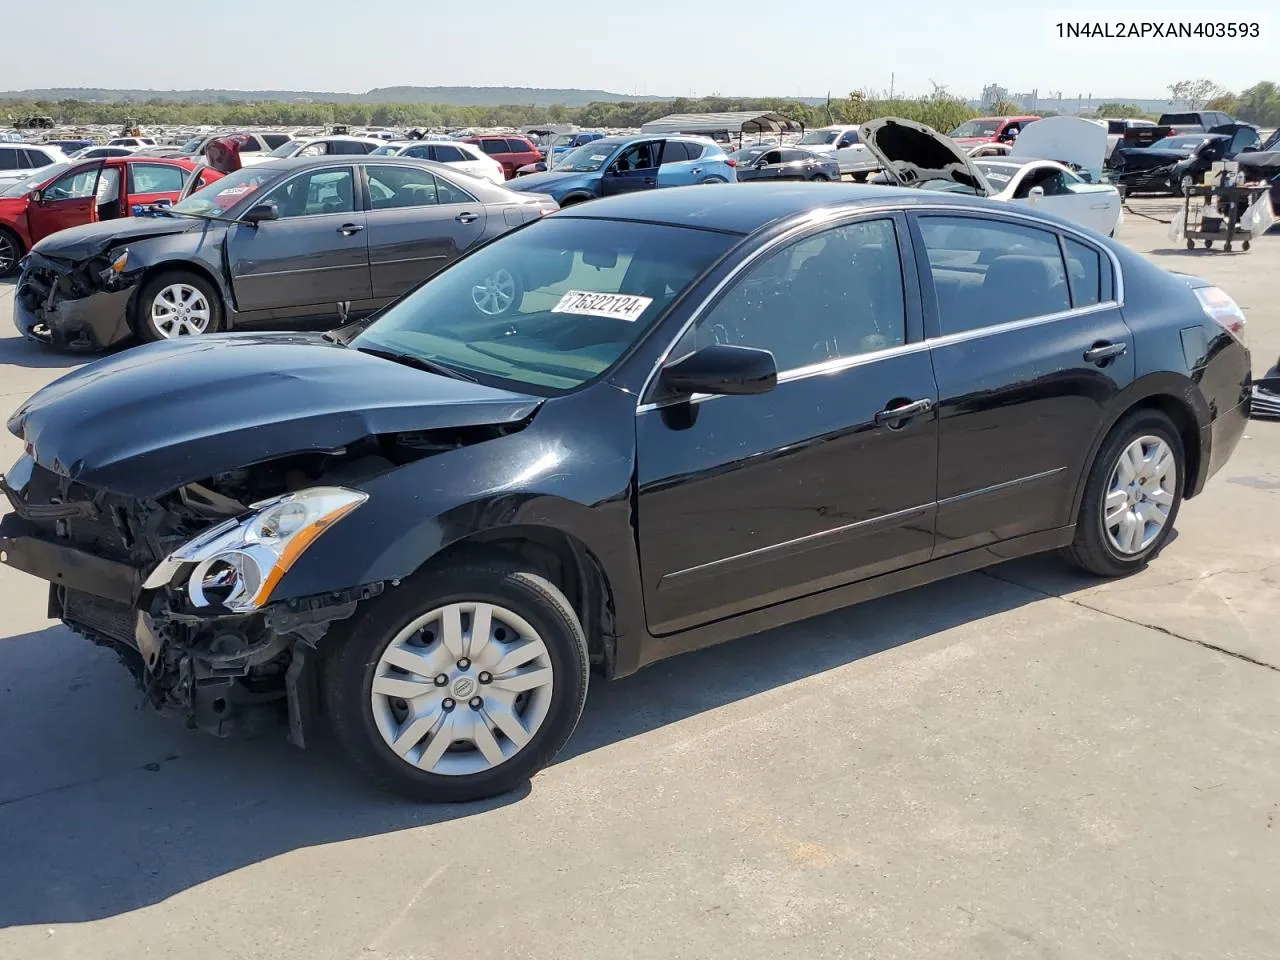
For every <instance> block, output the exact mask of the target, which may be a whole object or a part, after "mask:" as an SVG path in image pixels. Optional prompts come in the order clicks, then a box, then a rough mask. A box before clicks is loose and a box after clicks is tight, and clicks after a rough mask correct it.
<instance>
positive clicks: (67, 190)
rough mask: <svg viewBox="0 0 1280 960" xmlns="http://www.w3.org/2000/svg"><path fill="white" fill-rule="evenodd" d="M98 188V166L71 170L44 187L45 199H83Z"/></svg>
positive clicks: (90, 195) (92, 194)
mask: <svg viewBox="0 0 1280 960" xmlns="http://www.w3.org/2000/svg"><path fill="white" fill-rule="evenodd" d="M97 188H98V168H97V167H87V168H85V169H83V170H73V171H71V172H70V173H65V174H63V175H62V176H60V177H59V178H58V179H57V180H55V181H53V183H51V184H49V186H47V187H45V188H44V191H43V195H44V199H46V200H84V199H86V198H88V197H92V196H94V195H95V194H96V192H97Z"/></svg>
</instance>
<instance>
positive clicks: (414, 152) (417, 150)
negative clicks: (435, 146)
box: [400, 143, 431, 160]
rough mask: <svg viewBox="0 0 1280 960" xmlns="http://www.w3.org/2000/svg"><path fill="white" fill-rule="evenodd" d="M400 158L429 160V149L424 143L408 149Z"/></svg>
mask: <svg viewBox="0 0 1280 960" xmlns="http://www.w3.org/2000/svg"><path fill="white" fill-rule="evenodd" d="M400 156H402V157H413V158H414V159H415V160H430V159H431V148H430V147H429V146H427V145H426V144H425V143H424V144H422V145H420V146H417V147H410V148H409V149H408V150H406V151H405V152H404V153H402V154H400Z"/></svg>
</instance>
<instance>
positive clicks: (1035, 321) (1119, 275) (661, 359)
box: [636, 187, 1124, 416]
mask: <svg viewBox="0 0 1280 960" xmlns="http://www.w3.org/2000/svg"><path fill="white" fill-rule="evenodd" d="M902 189H912V188H910V187H903V188H902ZM918 212H925V213H929V214H939V213H940V214H943V215H946V214H955V215H958V216H964V215H966V214H974V215H977V216H979V217H985V218H987V219H991V220H1001V219H1009V220H1015V221H1019V222H1021V223H1024V224H1027V225H1029V226H1032V227H1037V228H1039V229H1041V230H1047V231H1050V232H1057V233H1063V234H1070V235H1072V237H1073V238H1074V239H1076V240H1079V241H1080V242H1081V243H1084V244H1086V245H1088V246H1090V247H1093V248H1094V249H1096V250H1098V251H1100V252H1101V253H1103V254H1105V255H1106V257H1107V258H1108V260H1109V261H1110V262H1111V273H1112V281H1111V291H1112V294H1113V296H1112V298H1111V299H1110V300H1104V301H1102V302H1101V303H1095V304H1090V305H1088V306H1086V307H1074V308H1072V309H1070V310H1063V311H1059V312H1057V313H1050V314H1043V315H1041V316H1036V317H1027V318H1025V319H1022V320H1012V321H1009V322H1008V323H1003V324H997V325H995V326H990V327H978V328H976V329H974V330H965V331H962V332H960V333H953V334H946V335H944V336H941V337H934V338H932V339H930V338H928V337H926V338H925V339H924V340H922V341H920V342H919V343H909V344H904V345H903V346H902V347H891V348H889V349H888V350H880V351H876V352H875V353H867V354H856V355H854V356H852V357H838V358H835V359H834V360H830V361H826V362H825V363H822V364H816V365H814V366H815V367H822V368H825V367H827V366H828V365H831V364H838V365H839V366H837V367H836V368H834V369H844V368H845V367H847V366H856V365H857V364H858V363H859V362H862V363H865V362H869V361H870V360H871V359H881V358H883V357H885V356H887V355H888V356H891V355H894V354H897V353H900V352H908V353H909V352H913V350H912V349H907V348H913V349H927V348H929V347H932V346H936V345H944V346H945V345H946V344H948V343H958V342H960V341H962V340H969V339H976V338H977V337H980V336H986V335H987V334H990V333H1005V332H1007V331H1009V330H1014V329H1019V328H1021V327H1024V326H1038V325H1040V324H1042V323H1050V322H1052V321H1054V320H1061V319H1064V318H1067V317H1075V316H1083V315H1085V314H1088V313H1093V312H1096V311H1101V310H1115V309H1119V308H1121V307H1123V306H1124V272H1123V271H1122V270H1121V268H1120V258H1119V257H1117V256H1116V254H1115V251H1113V250H1111V249H1109V248H1108V247H1105V246H1100V245H1099V244H1098V243H1097V242H1096V241H1095V240H1094V239H1093V238H1092V237H1090V236H1089V235H1088V234H1086V233H1084V232H1082V231H1081V230H1079V229H1077V228H1075V227H1074V226H1071V225H1069V224H1062V225H1060V224H1056V223H1052V224H1050V223H1046V222H1045V221H1043V220H1040V219H1039V218H1037V217H1034V216H1031V215H1029V214H1025V213H1023V212H1021V211H1019V210H1016V209H1008V210H1004V209H999V210H991V209H989V208H987V207H979V206H975V205H972V204H942V203H921V204H909V205H905V206H904V205H901V204H893V203H884V204H874V205H871V206H857V207H829V208H820V209H818V210H813V211H810V213H809V214H808V215H807V216H806V217H805V218H804V219H803V220H801V221H800V222H799V223H797V224H795V225H793V226H792V227H791V228H790V229H788V230H787V231H785V232H784V233H781V234H779V235H778V236H776V237H774V238H773V239H772V240H771V241H769V242H768V243H766V244H764V245H763V246H761V247H760V248H759V249H757V250H755V251H753V252H752V253H751V254H750V255H749V256H747V257H745V258H743V259H742V261H740V262H739V263H737V264H735V265H734V267H733V269H732V270H730V271H729V273H727V274H725V276H724V277H723V278H721V280H720V282H719V283H717V284H716V285H715V286H714V287H712V288H711V291H710V292H709V293H708V294H707V295H706V296H705V297H703V298H702V300H701V301H700V302H699V303H698V305H697V306H696V307H694V309H693V312H692V313H691V314H690V315H689V319H688V320H686V321H685V322H684V324H683V325H682V326H681V327H680V329H679V331H677V333H676V335H675V336H674V337H673V338H672V340H671V342H670V343H669V344H668V345H667V348H666V349H665V350H663V351H662V353H661V354H659V355H658V359H657V360H656V361H654V364H653V368H652V369H651V370H650V371H649V373H648V375H647V376H646V377H645V380H644V384H643V386H641V388H640V392H639V393H638V394H637V397H636V401H637V402H636V415H637V416H639V415H640V414H642V413H649V412H650V411H652V410H656V409H658V408H659V407H665V406H670V405H671V404H672V403H676V402H679V401H664V402H661V403H656V402H649V403H645V402H644V397H645V396H647V395H648V393H649V390H650V389H651V388H652V387H653V382H654V380H655V379H657V376H658V373H659V371H660V370H661V369H662V367H663V365H664V364H665V363H666V362H667V360H668V359H669V358H670V356H671V351H672V350H674V349H675V347H676V345H677V344H678V343H679V342H680V341H681V340H682V339H684V335H685V334H686V333H687V332H688V331H689V329H690V328H691V327H693V326H694V325H695V324H696V323H697V322H698V320H699V319H701V318H702V315H703V314H704V313H705V312H706V310H707V309H708V307H709V305H710V304H711V302H712V301H713V300H715V299H716V298H717V297H719V296H720V294H721V293H722V292H724V290H725V289H726V288H727V287H728V286H729V285H730V284H732V283H733V282H734V281H735V280H737V279H738V277H739V276H740V275H741V274H742V273H743V272H744V271H745V270H746V269H747V268H748V267H750V266H751V265H753V264H754V263H756V262H757V261H758V260H760V259H762V258H763V257H765V256H767V255H769V254H771V253H773V252H775V251H776V250H777V249H778V248H779V247H781V246H783V245H784V244H786V243H789V242H790V241H792V240H794V239H795V238H796V237H797V236H799V235H801V234H803V233H804V232H805V231H807V230H809V229H811V228H813V227H814V226H817V225H819V224H822V223H827V224H832V225H834V224H835V223H837V222H838V221H841V220H856V219H858V218H859V217H862V216H868V217H873V216H875V215H877V214H879V215H883V214H889V215H891V216H892V215H893V214H895V213H902V214H906V215H910V214H911V213H918ZM904 279H905V278H904ZM922 288H923V285H922ZM834 369H832V370H828V369H818V370H814V371H813V372H812V373H806V374H804V375H803V376H794V377H793V376H792V374H794V373H798V372H800V371H807V370H810V368H809V367H796V368H793V369H791V370H786V371H781V370H780V371H779V372H778V382H779V383H784V382H789V381H790V380H791V379H796V380H799V379H804V376H813V375H815V374H818V373H830V372H834ZM712 396H714V395H711V394H695V395H694V396H693V397H691V398H690V401H689V402H691V403H701V402H702V401H704V400H709V399H711V397H712Z"/></svg>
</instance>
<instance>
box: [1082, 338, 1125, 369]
mask: <svg viewBox="0 0 1280 960" xmlns="http://www.w3.org/2000/svg"><path fill="white" fill-rule="evenodd" d="M1128 349H1129V345H1128V344H1127V343H1108V342H1107V341H1106V340H1099V341H1098V342H1097V343H1095V344H1094V345H1093V346H1092V347H1090V348H1089V349H1088V350H1086V351H1085V352H1084V359H1085V362H1086V363H1096V364H1097V365H1098V366H1100V367H1105V366H1106V365H1107V364H1108V363H1110V362H1111V361H1112V360H1114V359H1115V358H1116V357H1118V356H1120V355H1121V354H1123V353H1124V352H1125V351H1126V350H1128Z"/></svg>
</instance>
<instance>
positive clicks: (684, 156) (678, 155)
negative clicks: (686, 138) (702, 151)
mask: <svg viewBox="0 0 1280 960" xmlns="http://www.w3.org/2000/svg"><path fill="white" fill-rule="evenodd" d="M688 159H689V148H688V147H686V146H685V145H684V142H683V141H680V140H668V141H667V142H666V145H665V146H663V148H662V164H663V166H666V165H667V164H668V163H684V162H685V161H686V160H688Z"/></svg>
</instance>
